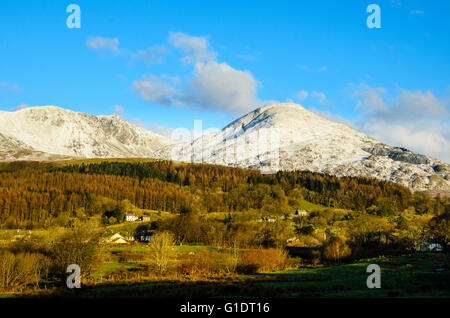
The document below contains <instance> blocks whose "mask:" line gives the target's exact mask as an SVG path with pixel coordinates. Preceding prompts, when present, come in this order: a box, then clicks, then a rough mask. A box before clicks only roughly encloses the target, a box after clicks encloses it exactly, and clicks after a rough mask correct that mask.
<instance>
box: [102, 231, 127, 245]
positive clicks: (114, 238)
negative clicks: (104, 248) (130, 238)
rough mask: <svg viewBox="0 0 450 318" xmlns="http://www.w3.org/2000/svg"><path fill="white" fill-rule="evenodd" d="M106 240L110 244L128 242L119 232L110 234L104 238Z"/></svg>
mask: <svg viewBox="0 0 450 318" xmlns="http://www.w3.org/2000/svg"><path fill="white" fill-rule="evenodd" d="M106 242H107V243H110V244H126V243H128V242H127V240H126V239H125V238H124V237H123V236H122V235H120V234H119V233H114V234H113V235H111V236H110V237H109V238H108V239H107V240H106Z"/></svg>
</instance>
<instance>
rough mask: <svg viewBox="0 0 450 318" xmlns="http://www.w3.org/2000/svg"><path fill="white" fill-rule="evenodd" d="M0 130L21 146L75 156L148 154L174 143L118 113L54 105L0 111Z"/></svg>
mask: <svg viewBox="0 0 450 318" xmlns="http://www.w3.org/2000/svg"><path fill="white" fill-rule="evenodd" d="M0 133H1V134H2V135H3V136H4V138H5V140H6V138H8V142H9V143H11V142H18V143H20V145H19V144H18V147H21V148H26V149H34V150H36V151H40V152H43V153H50V154H55V155H62V156H70V157H76V158H97V157H102V158H107V157H113V158H114V157H115V158H117V157H151V156H152V155H153V153H154V151H155V150H156V149H159V148H161V147H162V146H166V145H170V144H172V143H173V142H172V141H170V140H169V139H167V138H165V137H163V136H160V135H157V134H155V133H152V132H150V131H147V130H145V129H143V128H141V127H137V126H135V125H133V124H130V123H128V122H126V121H125V120H124V119H123V118H122V117H120V116H116V115H112V116H94V115H88V114H85V113H76V112H73V111H70V110H66V109H63V108H60V107H56V106H41V107H31V108H26V109H21V110H18V111H15V112H4V111H0ZM5 143H6V141H5ZM4 159H7V157H6V158H4Z"/></svg>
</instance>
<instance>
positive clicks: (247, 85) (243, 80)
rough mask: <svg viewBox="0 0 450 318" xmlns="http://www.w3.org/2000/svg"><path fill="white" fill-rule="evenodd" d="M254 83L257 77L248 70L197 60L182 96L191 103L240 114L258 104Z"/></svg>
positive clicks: (256, 84)
mask: <svg viewBox="0 0 450 318" xmlns="http://www.w3.org/2000/svg"><path fill="white" fill-rule="evenodd" d="M257 87H258V81H256V80H255V79H254V78H253V76H252V74H251V73H250V72H248V71H240V70H236V69H234V68H232V67H231V66H230V65H228V64H227V63H217V62H215V61H211V62H207V63H197V64H196V65H195V70H194V75H193V76H192V78H191V80H190V81H189V83H188V84H187V87H186V91H185V94H184V96H185V97H184V99H185V101H186V102H187V103H188V104H190V105H197V106H200V107H202V108H206V109H212V110H224V111H227V112H229V113H233V114H237V115H239V114H243V113H245V112H248V111H250V110H253V109H254V108H256V107H257V106H259V105H260V104H261V102H260V101H259V100H258V98H257V97H256V95H257Z"/></svg>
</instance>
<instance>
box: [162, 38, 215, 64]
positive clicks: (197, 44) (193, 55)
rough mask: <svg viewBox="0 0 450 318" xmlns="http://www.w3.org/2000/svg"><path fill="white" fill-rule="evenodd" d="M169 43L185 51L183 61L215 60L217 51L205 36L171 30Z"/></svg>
mask: <svg viewBox="0 0 450 318" xmlns="http://www.w3.org/2000/svg"><path fill="white" fill-rule="evenodd" d="M168 42H169V44H170V45H172V46H173V47H175V48H177V49H179V50H181V51H182V52H183V53H184V55H185V56H184V57H183V58H182V61H183V62H185V63H196V62H207V61H213V60H215V58H216V57H217V52H215V51H213V50H211V49H210V47H209V43H208V40H207V39H206V38H205V37H198V36H191V35H188V34H185V33H182V32H169V40H168Z"/></svg>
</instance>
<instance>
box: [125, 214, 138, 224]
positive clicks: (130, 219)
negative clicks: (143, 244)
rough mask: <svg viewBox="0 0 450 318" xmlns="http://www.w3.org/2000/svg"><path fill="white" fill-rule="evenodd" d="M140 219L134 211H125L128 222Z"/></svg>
mask: <svg viewBox="0 0 450 318" xmlns="http://www.w3.org/2000/svg"><path fill="white" fill-rule="evenodd" d="M138 219H139V217H138V216H137V215H135V214H133V213H125V221H127V222H135V221H137V220H138Z"/></svg>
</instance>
